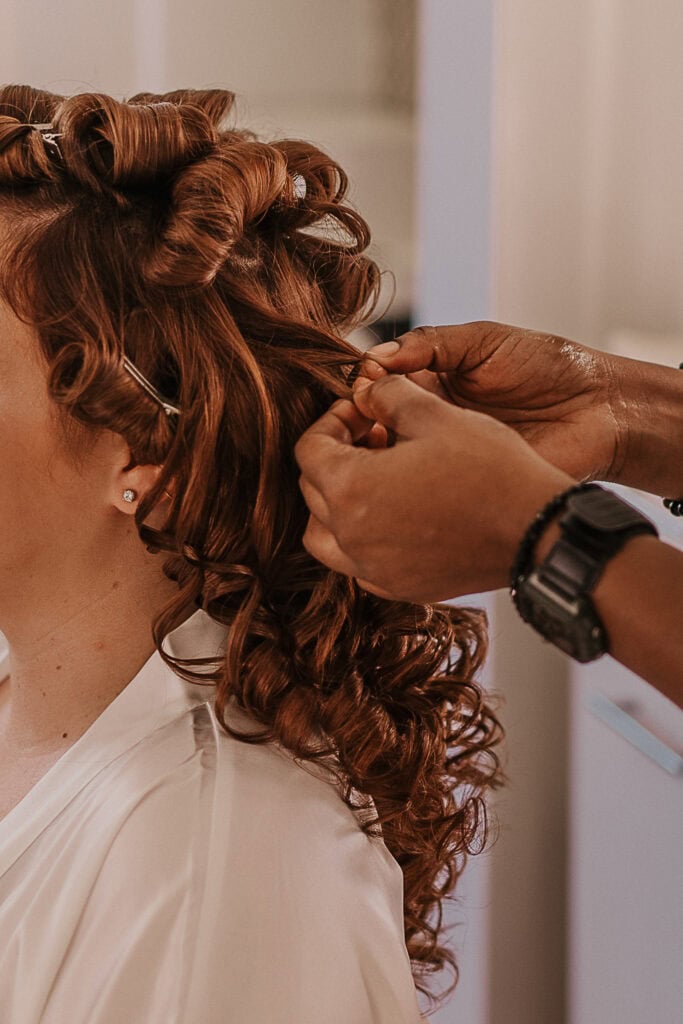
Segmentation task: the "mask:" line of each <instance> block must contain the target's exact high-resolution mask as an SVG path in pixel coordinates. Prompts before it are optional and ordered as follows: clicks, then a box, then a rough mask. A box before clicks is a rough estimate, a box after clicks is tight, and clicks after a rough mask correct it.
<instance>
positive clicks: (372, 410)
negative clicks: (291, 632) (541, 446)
mask: <svg viewBox="0 0 683 1024" xmlns="http://www.w3.org/2000/svg"><path fill="white" fill-rule="evenodd" d="M378 423H379V424H383V425H384V426H386V427H388V428H389V429H390V430H391V431H392V432H393V433H394V434H395V436H396V443H395V444H393V445H392V447H387V448H383V447H362V446H359V447H357V446H356V442H358V441H361V440H365V439H366V435H369V433H370V431H371V430H372V429H373V424H374V425H375V426H374V429H375V431H376V430H377V426H376V425H377V424H378ZM294 454H295V457H296V459H297V462H298V464H299V467H300V469H301V477H300V478H299V486H300V487H301V491H302V493H303V495H304V498H305V499H306V502H307V504H308V507H309V509H310V511H311V516H310V519H309V522H308V526H307V528H306V531H305V533H304V536H303V544H304V547H305V548H306V549H307V551H309V552H310V554H312V555H313V556H314V557H315V558H317V559H318V560H319V561H320V562H323V563H324V564H325V565H327V566H329V567H330V568H331V569H335V570H336V571H338V572H341V573H344V574H346V575H347V576H353V577H356V578H357V579H358V582H359V583H360V585H361V586H362V587H364V588H365V589H366V590H369V591H370V592H371V593H374V594H377V595H379V596H380V597H388V598H392V599H394V600H403V601H413V602H417V603H423V602H434V601H442V600H446V599H448V598H453V597H457V596H460V595H463V594H473V593H478V592H481V591H485V590H493V589H496V588H498V587H503V586H506V585H507V582H508V572H509V569H510V567H511V565H512V563H513V561H514V558H515V554H516V552H517V547H518V545H519V542H520V540H521V539H522V536H523V534H524V531H525V530H526V528H527V526H528V525H529V524H530V522H531V520H532V519H533V517H534V515H535V513H536V512H537V511H538V510H539V509H540V508H541V507H542V506H543V505H544V504H545V503H546V502H547V501H548V500H549V499H550V498H551V497H553V496H554V495H556V494H559V493H560V491H563V490H565V489H566V488H567V487H570V486H571V485H572V484H573V483H574V482H575V481H574V480H573V478H572V477H570V476H568V475H567V473H565V472H563V471H562V470H560V469H558V468H557V467H556V466H552V465H551V464H550V463H548V462H546V461H545V460H544V459H543V458H541V456H540V455H538V454H537V452H535V451H534V449H533V448H532V447H531V446H530V445H529V444H527V443H526V441H524V440H523V438H522V437H520V435H519V434H518V433H516V432H515V431H514V430H511V429H510V428H509V427H507V426H505V425H504V424H502V423H500V422H498V421H497V420H495V419H493V418H492V417H490V416H485V415H483V414H481V413H478V412H471V411H469V410H465V409H459V408H458V407H457V406H455V405H451V404H449V403H447V402H444V401H442V399H441V398H439V397H438V396H437V395H436V394H431V393H430V392H429V391H428V390H426V389H425V388H422V387H420V386H418V384H417V383H415V382H414V381H411V380H408V379H407V378H406V377H403V376H397V375H393V374H392V375H389V376H384V377H383V378H382V379H380V380H377V381H375V382H374V383H369V382H368V384H367V387H366V388H365V389H364V390H361V389H360V388H359V387H357V388H356V389H355V393H354V400H353V401H350V400H347V399H339V400H338V401H336V402H335V403H334V404H333V405H332V406H331V407H330V409H329V410H328V411H327V412H326V413H324V414H323V416H321V417H320V419H318V420H317V421H316V422H315V423H314V424H313V425H312V426H311V427H309V429H308V430H307V431H306V432H305V433H304V434H303V435H302V436H301V438H300V439H299V441H298V442H297V444H296V446H295V449H294Z"/></svg>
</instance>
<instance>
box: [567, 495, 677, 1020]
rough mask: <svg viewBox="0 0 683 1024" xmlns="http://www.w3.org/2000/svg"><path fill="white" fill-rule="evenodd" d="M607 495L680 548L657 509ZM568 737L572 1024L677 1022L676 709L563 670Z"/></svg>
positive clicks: (582, 671) (591, 671)
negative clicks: (567, 686)
mask: <svg viewBox="0 0 683 1024" xmlns="http://www.w3.org/2000/svg"><path fill="white" fill-rule="evenodd" d="M615 490H618V491H619V493H620V494H622V495H623V496H624V497H625V498H626V499H627V500H628V501H631V503H632V504H634V505H637V506H638V507H639V508H641V509H642V511H643V512H645V514H646V515H649V516H650V518H655V519H656V522H657V524H658V526H659V527H660V531H661V534H662V535H663V537H664V539H666V540H667V541H668V542H670V543H675V542H676V541H677V535H678V543H677V546H680V547H683V521H681V520H680V519H678V520H676V519H674V517H672V516H671V515H670V514H669V513H668V512H666V511H665V510H663V508H662V506H661V501H660V500H659V499H657V498H654V497H653V496H651V495H644V494H642V492H638V491H629V490H627V489H626V488H615ZM660 509H661V512H660ZM681 623H682V625H683V609H681ZM681 672H682V673H683V665H682V666H681ZM571 729H572V743H571V771H570V780H571V782H570V787H571V788H570V819H571V827H570V837H571V840H570V857H569V864H570V870H569V933H570V934H569V954H570V956H569V997H570V1013H569V1021H570V1024H596V1022H600V1024H644V1022H647V1024H678V1022H680V1021H682V1020H683V770H682V769H683V758H682V757H681V755H683V711H681V709H679V708H678V707H677V706H676V705H675V704H673V703H672V702H671V701H669V700H667V699H666V698H665V697H663V696H662V695H661V694H660V693H659V692H658V691H657V690H655V689H654V688H653V687H652V686H650V685H649V684H648V683H645V682H643V680H641V679H639V678H638V677H637V676H635V675H634V674H633V673H632V672H629V671H628V670H627V669H625V668H624V667H623V666H621V665H619V663H618V662H615V661H614V660H613V659H610V658H601V659H600V660H599V661H596V662H593V663H592V664H589V665H578V664H575V665H574V667H573V695H572V720H571Z"/></svg>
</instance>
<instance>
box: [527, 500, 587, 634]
mask: <svg viewBox="0 0 683 1024" xmlns="http://www.w3.org/2000/svg"><path fill="white" fill-rule="evenodd" d="M596 488H597V489H598V490H599V489H600V485H599V484H596V483H593V481H589V480H582V481H581V483H578V484H572V486H571V487H568V488H567V490H566V491H562V492H561V493H560V494H556V495H555V497H554V498H551V499H550V501H549V502H548V504H547V505H544V507H543V508H542V509H541V510H540V512H537V513H536V515H535V516H534V518H533V519H532V521H531V524H530V525H529V527H528V529H527V531H526V533H525V534H524V536H523V537H522V540H521V543H520V545H519V548H518V549H517V557H516V558H515V561H514V564H513V566H512V568H511V569H510V596H511V597H512V600H513V601H514V602H515V607H516V608H517V610H518V611H520V608H519V605H518V604H517V590H518V588H519V586H520V584H521V583H522V582H523V580H525V579H526V578H527V576H528V575H529V572H530V571H531V565H532V562H533V556H534V551H535V550H536V544H537V542H538V538H539V537H540V536H541V534H542V533H543V530H544V529H545V527H546V526H547V525H548V523H549V522H550V520H551V519H552V518H553V516H554V515H555V513H556V512H561V511H562V510H563V509H564V506H565V505H566V504H567V501H568V499H569V498H570V497H571V496H572V494H578V493H579V491H588V490H593V489H596ZM520 614H521V612H520ZM522 617H523V616H522Z"/></svg>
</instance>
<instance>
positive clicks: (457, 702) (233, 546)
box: [0, 85, 504, 1001]
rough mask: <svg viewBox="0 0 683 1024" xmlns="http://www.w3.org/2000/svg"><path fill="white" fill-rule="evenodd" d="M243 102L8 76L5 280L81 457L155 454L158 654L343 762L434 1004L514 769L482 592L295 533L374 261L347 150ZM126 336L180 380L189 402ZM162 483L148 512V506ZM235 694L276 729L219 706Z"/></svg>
mask: <svg viewBox="0 0 683 1024" xmlns="http://www.w3.org/2000/svg"><path fill="white" fill-rule="evenodd" d="M233 104H234V94H233V93H231V92H229V91H227V90H220V89H207V90H190V89H188V90H184V89H182V90H176V91H173V92H168V93H164V94H160V95H157V94H152V93H138V94H137V95H135V96H132V97H130V98H129V99H127V100H123V101H119V100H116V99H114V98H112V97H110V96H108V95H106V94H103V93H81V94H76V95H73V96H69V97H64V96H60V95H56V94H54V93H51V92H47V91H43V90H38V89H34V88H31V87H30V86H26V85H5V86H3V87H1V88H0V202H1V204H2V205H1V206H0V210H2V212H3V214H5V215H6V216H7V219H8V221H7V222H8V223H9V224H10V225H11V230H9V231H6V232H4V233H3V239H2V250H3V260H2V264H1V267H0V294H1V295H2V297H3V299H4V301H5V302H6V303H8V304H9V306H10V307H11V308H12V309H13V310H14V312H15V314H16V315H17V316H18V317H20V318H21V319H22V320H24V321H25V322H26V323H30V324H31V325H32V326H33V327H34V328H35V330H36V334H37V338H38V341H39V346H40V352H41V353H42V355H43V357H44V360H45V362H46V365H47V367H48V370H49V372H48V388H49V393H50V396H51V398H52V399H53V412H54V415H55V417H56V421H57V423H58V424H59V426H60V428H61V429H62V431H63V435H64V438H65V441H66V442H68V446H69V447H68V450H69V451H72V452H73V457H74V459H75V460H76V461H78V458H79V452H84V451H85V450H86V449H87V447H88V442H89V440H90V441H94V439H95V438H96V437H97V436H98V435H99V433H100V432H101V431H102V430H105V429H106V430H110V431H115V432H117V433H118V434H120V435H122V437H123V438H124V439H125V441H126V443H127V445H128V446H129V448H130V452H131V462H130V463H129V465H128V466H127V467H126V468H127V469H130V468H132V467H133V466H135V465H159V466H162V467H163V468H162V472H161V474H160V475H159V477H158V479H157V481H156V483H155V485H154V486H153V488H152V489H151V490H150V491H149V493H147V494H146V495H143V496H142V498H141V500H140V502H139V507H138V509H137V510H136V513H135V523H136V526H137V529H138V532H139V535H140V538H141V541H142V542H143V543H144V544H145V546H146V547H147V549H148V551H150V552H151V553H154V554H158V553H160V552H163V553H166V560H165V562H164V565H163V571H164V573H165V575H166V576H167V577H168V578H169V579H170V580H173V581H175V582H176V583H177V584H178V595H177V597H174V599H173V600H172V601H171V602H170V603H169V604H168V606H167V607H166V608H164V610H163V611H162V612H161V613H160V614H159V615H158V617H156V618H155V620H154V621H153V624H152V634H153V638H154V642H155V644H156V646H157V649H158V650H159V652H160V654H161V656H162V658H163V659H164V661H165V662H166V663H167V664H168V665H170V667H171V668H172V669H173V670H174V671H175V672H176V674H177V675H178V676H179V677H181V678H182V679H185V680H186V681H188V682H191V683H196V684H199V685H202V684H206V683H207V681H208V683H209V684H214V685H215V687H216V688H215V710H216V716H217V718H218V720H219V721H220V722H221V725H222V726H223V728H224V729H225V731H226V732H227V733H228V734H229V735H231V736H233V737H234V738H235V739H236V740H238V741H242V742H251V743H255V742H259V743H268V742H272V741H275V742H278V743H279V744H281V745H282V746H283V747H285V748H287V750H289V751H290V752H291V753H292V755H293V756H294V758H295V760H296V761H297V763H299V764H300V765H301V766H302V767H305V765H306V762H321V763H323V764H326V765H328V766H329V767H330V769H331V770H332V771H333V772H334V773H335V778H336V779H337V780H338V782H339V788H340V795H341V797H342V799H343V800H344V801H345V803H347V805H348V806H349V807H351V808H352V809H353V810H354V812H357V813H358V817H359V821H360V824H361V827H362V828H363V830H364V831H365V832H366V833H372V835H374V836H378V835H379V836H381V837H382V838H383V840H384V843H385V844H386V846H387V848H388V850H389V851H390V852H391V854H392V855H393V857H394V858H395V859H396V861H397V862H398V864H399V865H400V867H401V869H402V872H403V879H404V920H405V941H406V947H407V950H408V953H409V956H410V959H411V967H412V971H413V977H414V980H415V983H416V986H417V988H418V989H419V990H420V991H421V992H423V993H424V994H425V995H427V996H428V998H429V999H430V1001H434V1000H435V998H436V997H434V996H433V994H432V993H431V992H430V991H429V988H428V987H427V986H426V985H425V984H424V983H423V979H424V976H425V975H427V974H429V973H434V972H437V971H439V970H441V968H442V967H444V966H445V965H446V964H448V965H450V966H451V968H452V969H453V971H454V975H455V980H454V982H453V984H452V985H451V987H450V988H449V989H448V990H447V991H446V992H445V993H443V995H442V996H441V999H444V998H445V996H447V995H449V994H450V993H451V992H452V991H453V989H454V988H455V986H456V984H457V981H458V975H459V971H458V966H457V963H456V958H455V956H454V953H453V951H452V950H451V949H449V948H448V946H447V945H444V944H442V943H440V941H439V940H440V934H441V931H442V910H443V907H442V904H443V901H444V900H445V899H446V898H448V897H449V894H450V893H451V891H452V890H453V888H454V886H455V884H456V882H457V879H458V878H459V876H460V875H461V873H462V871H463V868H464V867H465V863H466V860H467V858H468V855H469V854H471V853H476V852H479V850H480V849H481V848H482V847H483V845H484V843H485V841H486V838H487V834H488V831H489V830H488V827H487V800H486V796H487V790H488V789H490V788H495V787H497V786H499V785H501V784H502V782H503V781H504V775H503V771H502V767H501V763H500V759H499V757H498V755H497V753H496V751H495V750H494V748H495V747H496V745H497V744H498V743H499V742H500V740H501V739H502V737H503V730H502V727H501V725H500V722H499V720H498V718H497V717H496V714H495V712H494V709H493V703H492V700H491V699H490V698H488V699H487V698H486V697H485V694H484V692H483V689H482V688H481V687H480V686H479V685H478V684H477V682H476V681H475V679H474V676H475V675H476V673H477V671H478V669H479V668H480V667H481V666H482V664H483V662H484V660H485V656H486V651H487V620H486V614H485V612H484V611H483V610H481V609H476V608H465V607H462V606H459V607H455V606H451V605H448V604H431V605H416V604H412V603H403V602H397V601H388V600H385V599H383V598H380V597H377V596H375V595H373V594H371V593H369V592H368V591H365V590H363V589H362V588H361V587H360V586H359V584H358V583H357V581H356V580H354V579H353V578H348V577H346V576H343V575H341V574H339V573H336V572H333V571H331V570H329V569H328V568H327V567H326V566H324V565H322V564H321V563H319V562H318V561H317V560H316V559H314V558H313V557H312V556H311V555H310V554H309V553H308V552H307V551H306V549H305V548H304V547H303V544H302V535H303V533H304V531H305V528H306V524H307V521H308V514H309V513H308V508H307V506H306V504H305V502H304V499H303V497H302V494H301V491H300V488H299V486H298V478H299V471H298V466H297V463H296V461H295V458H294V455H293V449H294V446H295V444H296V442H297V440H298V439H299V437H300V436H301V434H302V433H303V432H304V431H305V430H306V429H307V428H308V427H309V426H310V425H311V424H312V423H313V422H314V421H315V420H316V419H318V417H320V416H321V415H322V414H323V413H324V412H325V411H326V410H327V409H328V408H329V405H330V403H331V402H332V401H334V400H335V399H336V398H350V397H351V396H352V390H351V386H350V382H349V375H350V374H351V373H354V372H355V370H356V368H357V367H358V366H359V365H360V363H361V361H362V359H363V353H362V352H360V351H359V350H358V349H357V348H356V347H355V346H354V345H352V344H351V343H350V342H349V341H347V340H346V338H345V335H347V334H348V333H349V332H350V331H351V330H352V329H353V328H354V327H357V326H359V325H360V324H362V323H364V322H368V320H369V317H370V316H371V315H372V313H373V311H374V310H375V309H376V306H377V301H378V296H379V286H380V283H381V275H380V271H379V268H378V266H377V264H376V263H375V262H374V261H373V260H372V259H370V258H369V257H368V256H367V255H365V254H364V250H366V249H367V247H368V245H369V242H370V232H369V229H368V226H367V224H366V222H365V221H364V220H363V218H362V217H361V216H360V215H359V213H358V212H356V211H355V209H354V208H353V207H352V206H351V205H350V204H349V203H348V202H347V201H345V197H346V194H347V188H348V180H347V176H346V174H345V173H344V171H343V170H342V168H341V167H340V166H339V165H338V164H337V163H336V162H335V161H334V160H332V159H331V158H330V157H329V156H327V155H326V154H325V153H323V152H322V151H321V150H319V149H318V148H316V147H315V146H313V145H311V144H310V143H308V142H304V141H299V140H292V139H288V140H280V141H272V142H268V143H266V142H264V141H260V140H259V139H258V138H257V137H256V135H255V134H254V133H253V132H250V131H247V130H245V129H239V130H238V129H237V128H236V127H225V124H224V118H225V117H226V116H227V115H228V114H230V113H231V111H232V110H233ZM39 122H52V123H53V124H54V131H55V132H57V133H59V134H60V135H61V138H60V140H59V149H60V150H61V152H59V151H55V147H54V146H51V145H49V140H46V139H45V138H44V137H43V135H42V134H41V133H40V132H39V131H36V130H35V128H34V127H32V123H33V124H35V123H39ZM298 176H301V178H303V181H304V182H305V186H306V188H305V195H302V191H303V190H302V188H301V181H300V178H298ZM124 354H125V355H127V356H128V357H129V358H130V359H132V361H133V362H134V363H135V364H136V365H137V366H138V367H139V368H140V370H141V371H142V373H144V374H145V376H146V377H147V378H148V379H149V380H151V381H152V382H153V383H154V384H155V386H156V387H157V388H158V389H159V390H160V391H161V392H162V394H164V395H165V396H167V397H169V398H171V396H176V397H175V398H174V399H173V400H174V401H175V402H176V403H177V404H178V405H179V406H180V407H181V409H182V415H181V416H180V417H179V418H178V419H177V420H171V419H169V418H168V417H167V416H166V415H165V414H164V413H163V411H162V410H161V408H160V406H159V405H158V404H157V403H156V402H155V401H154V400H153V399H152V398H150V397H149V396H148V395H146V394H145V393H144V392H143V390H142V389H141V388H140V387H139V386H138V384H137V383H136V382H134V381H133V380H132V379H131V377H130V376H129V375H128V374H127V373H126V372H125V370H124V369H123V366H122V360H123V356H124ZM167 489H170V490H172V495H171V497H172V500H171V503H170V507H169V511H168V516H167V518H166V520H165V523H164V528H163V529H159V530H155V529H152V528H151V527H150V526H148V525H145V523H144V520H145V518H146V517H147V516H148V514H149V513H150V511H151V510H152V509H153V508H154V507H155V505H156V504H157V501H159V499H160V498H161V496H162V494H163V492H164V491H165V490H167ZM192 601H194V602H195V604H196V605H197V607H201V608H203V609H204V610H205V611H206V612H207V613H208V614H209V615H211V616H212V617H213V618H214V619H215V620H216V621H218V622H220V623H223V624H224V625H226V626H227V627H229V632H228V638H227V648H226V652H225V658H224V660H223V661H219V667H217V668H216V669H215V671H213V672H210V673H208V674H207V673H206V671H204V672H193V671H192V668H193V666H197V665H198V664H200V663H201V665H202V666H204V667H205V662H206V660H207V659H198V660H197V659H195V660H191V659H174V658H172V657H171V656H170V655H169V654H168V653H167V652H166V651H165V650H164V649H163V639H164V637H165V636H166V635H167V634H168V633H169V632H170V631H171V630H173V629H174V628H175V627H176V626H177V625H178V624H179V622H180V621H182V618H181V612H182V610H183V609H185V608H186V607H187V606H188V604H189V603H191V602H192ZM229 700H234V701H236V702H237V704H238V705H239V706H240V707H241V708H243V709H245V710H246V711H248V712H249V713H250V714H251V715H252V716H253V718H254V719H255V721H256V722H257V723H258V724H259V725H260V726H262V727H263V728H262V731H261V732H259V733H258V734H250V735H248V736H246V735H244V734H241V733H239V732H237V731H236V730H234V729H233V728H231V727H230V726H228V725H227V723H226V722H225V711H226V707H227V702H228V701H229ZM314 736H317V737H318V740H316V742H312V737H314ZM321 736H322V737H324V739H325V742H324V744H323V745H322V746H321V744H320V742H319V738H320V737H321ZM368 798H369V799H368ZM368 808H370V809H371V811H372V813H371V814H370V816H363V815H361V813H360V812H361V811H362V810H363V809H365V811H367V810H368Z"/></svg>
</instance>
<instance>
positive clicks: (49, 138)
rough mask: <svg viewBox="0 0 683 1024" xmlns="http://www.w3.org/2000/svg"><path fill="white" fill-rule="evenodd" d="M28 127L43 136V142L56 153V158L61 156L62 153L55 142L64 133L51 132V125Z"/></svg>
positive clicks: (52, 126)
mask: <svg viewBox="0 0 683 1024" xmlns="http://www.w3.org/2000/svg"><path fill="white" fill-rule="evenodd" d="M30 127H31V128H35V129H36V131H39V132H40V134H41V135H42V136H43V141H44V142H45V145H46V146H49V147H51V148H52V149H53V150H54V151H55V152H56V154H57V156H59V157H61V156H62V151H61V149H60V148H59V143H58V142H56V141H55V140H56V139H61V137H62V135H63V134H64V132H53V131H52V130H51V129H52V128H54V125H53V124H32V125H30Z"/></svg>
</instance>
